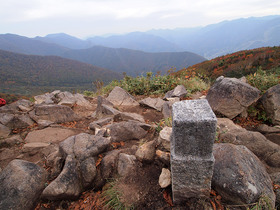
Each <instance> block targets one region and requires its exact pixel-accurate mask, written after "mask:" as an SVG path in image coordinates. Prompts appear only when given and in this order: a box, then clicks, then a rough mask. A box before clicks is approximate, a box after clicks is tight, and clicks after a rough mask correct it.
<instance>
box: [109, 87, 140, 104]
mask: <svg viewBox="0 0 280 210" xmlns="http://www.w3.org/2000/svg"><path fill="white" fill-rule="evenodd" d="M107 100H108V101H110V102H111V103H112V104H114V106H138V105H139V103H138V102H137V101H136V100H135V99H134V97H133V96H132V95H130V94H129V93H128V92H126V91H125V90H124V89H122V88H120V87H118V86H116V87H115V88H114V89H113V90H112V91H111V92H110V94H109V96H108V97H107Z"/></svg>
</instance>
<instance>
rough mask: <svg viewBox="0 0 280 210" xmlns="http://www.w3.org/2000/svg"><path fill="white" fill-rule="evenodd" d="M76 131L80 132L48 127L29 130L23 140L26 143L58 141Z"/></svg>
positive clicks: (74, 133)
mask: <svg viewBox="0 0 280 210" xmlns="http://www.w3.org/2000/svg"><path fill="white" fill-rule="evenodd" d="M78 133H80V132H79V131H74V130H71V129H66V128H52V127H48V128H45V129H43V130H36V131H32V132H30V133H29V134H28V135H27V136H26V138H25V141H26V143H33V142H41V143H58V142H61V141H63V140H65V139H67V138H68V137H70V136H73V135H76V134H78Z"/></svg>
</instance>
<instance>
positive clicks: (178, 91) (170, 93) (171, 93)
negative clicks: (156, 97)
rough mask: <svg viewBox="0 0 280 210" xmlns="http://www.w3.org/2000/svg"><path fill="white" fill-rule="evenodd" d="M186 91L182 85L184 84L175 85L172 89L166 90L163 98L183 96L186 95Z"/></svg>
mask: <svg viewBox="0 0 280 210" xmlns="http://www.w3.org/2000/svg"><path fill="white" fill-rule="evenodd" d="M187 93H188V91H187V90H186V88H185V87H184V85H177V87H175V88H174V89H173V90H170V91H168V92H167V93H166V94H165V96H164V98H163V99H167V100H168V98H176V97H178V98H183V97H185V96H186V95H187Z"/></svg>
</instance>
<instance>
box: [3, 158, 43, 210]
mask: <svg viewBox="0 0 280 210" xmlns="http://www.w3.org/2000/svg"><path fill="white" fill-rule="evenodd" d="M46 181H47V176H46V172H45V170H44V169H42V168H40V167H39V166H37V165H36V164H34V163H31V162H28V161H24V160H13V161H12V162H10V163H9V164H8V165H7V167H6V168H4V169H3V171H2V173H1V174H0V209H13V210H22V209H30V210H31V209H34V208H35V206H36V204H37V202H38V200H39V197H40V195H41V192H42V191H43V189H44V187H45V182H46Z"/></svg>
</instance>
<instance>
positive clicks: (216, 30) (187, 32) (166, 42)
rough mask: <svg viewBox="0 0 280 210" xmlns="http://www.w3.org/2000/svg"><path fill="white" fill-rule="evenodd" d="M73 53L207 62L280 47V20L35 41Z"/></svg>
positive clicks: (269, 18)
mask: <svg viewBox="0 0 280 210" xmlns="http://www.w3.org/2000/svg"><path fill="white" fill-rule="evenodd" d="M35 39H36V40H41V41H44V42H48V43H55V44H58V45H60V46H64V47H67V48H71V49H86V48H90V47H92V46H97V45H101V46H105V47H110V48H127V49H133V50H141V51H145V52H182V51H189V52H193V53H196V54H199V55H201V56H203V57H206V58H208V59H210V58H214V57H217V56H221V55H225V54H228V53H232V52H236V51H239V50H246V49H254V48H258V47H265V46H279V45H280V16H279V15H275V16H265V17H251V18H242V19H236V20H232V21H223V22H220V23H217V24H212V25H208V26H205V27H197V28H178V29H172V30H170V29H161V30H151V31H147V32H133V33H129V34H124V35H113V36H109V37H91V38H88V39H87V40H81V39H78V38H75V37H72V36H69V35H67V34H51V35H47V36H46V37H36V38H35Z"/></svg>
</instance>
